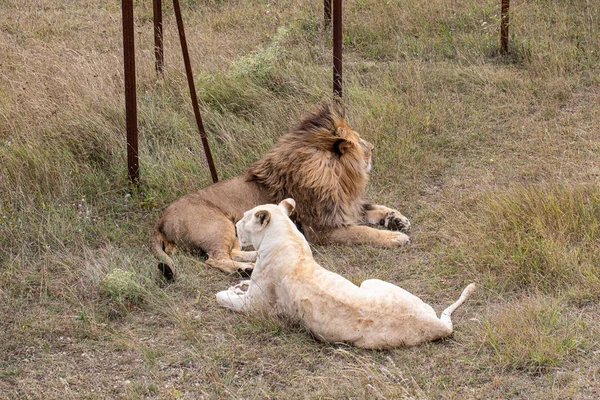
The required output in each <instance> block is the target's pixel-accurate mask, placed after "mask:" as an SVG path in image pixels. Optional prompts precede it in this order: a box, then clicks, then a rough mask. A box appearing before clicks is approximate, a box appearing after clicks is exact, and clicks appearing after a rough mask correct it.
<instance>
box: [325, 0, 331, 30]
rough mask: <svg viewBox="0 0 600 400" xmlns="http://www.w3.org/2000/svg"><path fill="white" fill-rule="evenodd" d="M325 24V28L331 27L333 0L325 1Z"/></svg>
mask: <svg viewBox="0 0 600 400" xmlns="http://www.w3.org/2000/svg"><path fill="white" fill-rule="evenodd" d="M323 14H324V15H323V24H324V26H325V28H327V27H328V26H329V25H331V0H323Z"/></svg>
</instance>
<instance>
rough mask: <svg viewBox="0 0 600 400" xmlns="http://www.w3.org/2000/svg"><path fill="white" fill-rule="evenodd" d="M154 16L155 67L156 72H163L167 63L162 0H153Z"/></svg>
mask: <svg viewBox="0 0 600 400" xmlns="http://www.w3.org/2000/svg"><path fill="white" fill-rule="evenodd" d="M152 16H153V18H154V56H155V61H154V67H155V68H156V72H159V73H162V72H163V69H164V65H165V64H164V58H163V26H162V1H161V0H152Z"/></svg>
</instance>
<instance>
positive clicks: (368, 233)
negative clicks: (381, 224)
mask: <svg viewBox="0 0 600 400" xmlns="http://www.w3.org/2000/svg"><path fill="white" fill-rule="evenodd" d="M305 233H306V237H307V239H308V241H309V242H311V243H315V244H346V245H355V244H368V245H372V246H380V247H400V246H404V245H406V244H409V243H410V239H409V237H408V236H407V235H405V234H404V233H402V232H390V231H384V230H381V229H375V228H371V227H369V226H361V225H353V226H346V227H342V228H337V229H333V230H328V231H326V232H315V231H314V230H312V229H309V230H307V231H306V232H305Z"/></svg>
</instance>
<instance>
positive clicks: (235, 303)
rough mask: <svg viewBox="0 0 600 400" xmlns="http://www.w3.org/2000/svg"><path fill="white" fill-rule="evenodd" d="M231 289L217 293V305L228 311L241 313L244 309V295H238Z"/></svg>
mask: <svg viewBox="0 0 600 400" xmlns="http://www.w3.org/2000/svg"><path fill="white" fill-rule="evenodd" d="M234 288H235V286H234ZM232 289H233V288H232ZM232 289H229V290H223V291H221V292H219V293H217V303H219V304H220V305H221V306H223V307H225V308H229V309H230V310H233V311H237V312H243V311H244V309H245V307H246V301H247V299H246V295H245V294H240V293H238V291H236V290H235V289H234V290H232Z"/></svg>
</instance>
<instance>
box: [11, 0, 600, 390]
mask: <svg viewBox="0 0 600 400" xmlns="http://www.w3.org/2000/svg"><path fill="white" fill-rule="evenodd" d="M182 6H183V17H184V22H185V24H186V35H187V37H188V45H189V48H190V53H191V54H190V55H191V59H192V66H193V69H194V77H195V83H196V87H197V92H198V97H199V99H200V108H201V113H202V117H203V120H204V125H205V127H206V130H207V132H208V135H209V142H210V145H211V149H212V152H213V156H214V158H215V160H216V163H217V170H218V172H219V177H220V178H221V179H225V178H227V177H230V176H234V175H237V174H239V173H241V172H243V171H244V169H245V168H246V167H247V166H248V165H249V164H250V163H251V162H252V161H254V160H256V159H257V158H258V157H260V155H261V154H263V153H264V152H265V151H266V150H267V149H268V148H269V146H270V145H271V144H272V143H274V142H275V141H276V140H277V138H278V137H279V136H280V135H281V134H282V133H284V132H286V131H287V129H288V128H289V127H290V126H291V125H293V124H294V123H295V121H297V119H298V117H299V116H300V115H301V114H302V113H304V112H305V111H307V110H309V109H310V108H311V107H312V106H313V105H315V104H316V103H318V102H319V101H321V100H323V99H327V98H329V97H330V96H331V85H332V82H331V79H332V71H331V60H332V55H331V35H330V31H324V30H323V27H322V15H323V14H322V4H321V3H319V2H314V3H306V2H300V1H295V0H287V1H284V2H265V1H249V2H224V1H186V2H182ZM499 9H500V4H499V1H484V2H478V1H474V0H460V1H453V2H450V1H442V2H422V1H414V0H409V1H405V2H402V3H399V2H397V1H384V0H375V1H362V0H353V1H349V2H344V39H343V40H344V81H345V86H344V94H345V101H346V104H347V106H348V120H349V122H350V124H351V126H352V127H353V128H354V129H356V130H357V131H358V132H360V134H361V135H362V136H363V137H365V138H366V139H367V140H369V141H371V142H373V143H374V144H375V146H376V149H375V152H374V170H373V172H372V174H371V179H370V183H369V186H368V188H367V197H368V198H369V199H370V200H373V201H376V202H379V203H381V204H386V205H388V206H390V207H394V208H397V209H399V210H401V211H402V212H403V213H404V214H406V215H407V216H408V217H409V218H410V219H411V221H412V223H413V227H414V229H413V232H412V234H411V237H412V244H411V246H410V248H407V249H402V250H395V251H390V250H386V249H374V248H370V247H363V246H358V247H344V246H335V247H315V248H314V254H315V257H316V259H317V260H318V261H319V262H320V263H321V264H322V265H323V266H325V267H326V268H329V269H331V270H334V271H336V272H338V273H340V274H342V275H344V276H345V277H347V278H349V279H350V280H352V281H353V282H355V283H360V282H361V281H362V280H364V279H367V278H380V279H385V280H388V281H391V282H393V283H396V284H398V285H400V286H402V287H404V288H405V289H407V290H409V291H411V292H413V293H414V294H416V295H418V296H420V297H422V298H423V299H424V300H425V301H427V302H428V303H430V304H432V306H434V308H435V309H436V310H438V312H439V311H441V310H442V309H443V308H444V307H446V306H447V305H448V304H450V303H451V302H452V301H454V300H455V299H456V297H457V296H458V294H459V293H460V291H461V290H462V289H463V288H464V286H465V285H466V284H467V283H468V282H470V281H476V282H478V283H479V290H478V291H477V292H476V293H475V295H474V296H473V298H472V299H470V300H469V302H468V303H467V304H465V305H464V307H463V308H461V309H460V310H459V311H457V313H456V314H455V318H454V322H455V328H456V331H455V333H454V335H453V337H452V338H450V339H447V340H443V341H439V342H435V343H428V344H425V345H423V346H419V347H415V348H409V349H399V350H394V351H385V352H379V351H364V350H358V349H355V348H351V347H348V346H339V345H338V346H333V345H326V344H323V343H319V342H316V341H315V340H314V339H313V338H311V337H310V336H309V335H308V334H307V333H306V332H305V331H304V330H303V329H302V328H300V327H297V326H280V325H278V324H277V323H276V321H261V320H256V319H246V318H244V317H243V316H241V315H237V314H233V313H230V312H228V311H227V310H225V309H222V308H219V307H218V306H217V304H216V302H215V299H214V293H216V292H217V291H219V290H223V289H224V288H226V287H228V286H229V285H231V284H232V283H234V282H236V281H237V280H238V279H239V277H237V276H227V275H224V274H222V273H220V272H218V271H214V270H211V269H209V268H208V267H207V266H206V265H205V264H204V263H203V261H202V259H201V258H199V257H196V256H194V255H191V254H185V253H178V254H176V255H175V257H174V258H175V262H176V263H177V266H178V271H179V272H180V279H179V280H178V281H177V282H175V283H173V284H168V285H166V284H164V282H162V281H161V280H160V279H157V269H156V260H154V258H153V256H152V255H151V254H150V251H149V249H148V247H147V238H148V233H149V230H150V229H151V227H152V226H153V224H154V223H155V221H156V220H157V218H158V217H159V216H160V214H161V212H162V210H163V209H164V208H165V207H166V206H167V205H168V204H169V203H170V202H171V201H172V200H174V199H175V198H177V197H178V196H180V195H183V194H185V193H188V192H190V191H192V190H195V189H198V188H202V187H205V186H206V185H208V184H210V182H211V179H210V174H209V171H208V167H207V165H206V162H205V159H204V155H203V149H202V145H201V141H200V140H199V139H200V138H199V134H198V131H197V128H196V126H195V121H194V118H193V113H192V110H191V106H190V103H189V97H188V96H189V95H188V87H187V82H186V80H185V74H184V68H183V63H182V58H181V54H180V50H179V42H178V37H177V29H176V26H175V21H174V18H173V10H172V6H171V5H170V4H167V3H165V4H164V24H165V29H164V32H165V38H164V39H165V65H166V70H165V73H164V76H157V75H156V73H155V71H154V60H153V57H154V53H153V37H152V6H151V3H150V2H137V4H135V18H136V49H137V50H136V67H137V97H138V117H139V121H138V124H139V139H140V140H139V145H140V149H139V151H140V157H141V158H140V170H141V182H140V186H139V187H137V188H135V187H131V186H129V183H128V181H127V169H126V168H127V167H126V152H125V117H124V105H123V101H124V93H123V66H122V47H121V46H122V43H121V40H122V39H121V35H122V33H121V29H122V28H121V10H120V5H119V4H118V3H109V2H106V1H104V0H94V1H91V2H70V1H53V2H51V1H48V0H43V1H37V2H29V3H24V2H19V1H14V0H9V1H4V2H3V3H1V4H0V54H2V57H1V58H0V193H1V195H0V304H1V306H0V318H2V320H3V324H2V328H3V329H1V330H0V343H2V344H1V345H0V371H2V372H0V393H2V395H3V396H4V397H8V398H48V399H50V398H56V399H64V398H127V399H137V398H145V397H147V398H159V399H177V398H232V399H233V398H248V399H250V398H278V399H280V398H282V399H283V398H289V399H298V398H366V399H367V398H368V399H370V398H376V399H382V398H389V399H392V398H394V399H396V398H406V399H428V398H443V399H466V398H481V399H489V398H550V399H564V398H580V399H584V398H585V399H587V398H589V399H595V398H597V397H598V390H600V389H599V387H600V386H599V385H598V382H597V379H596V377H597V376H598V373H599V372H600V371H599V370H598V367H597V366H598V365H600V359H599V355H598V352H597V351H595V350H594V349H595V348H597V347H598V345H599V342H598V332H600V325H599V323H598V318H597V315H598V312H599V308H598V299H599V298H598V293H599V289H600V287H599V286H600V272H599V270H598V268H599V265H600V259H599V257H600V256H599V253H598V248H600V243H599V240H600V237H599V235H600V233H599V231H598V229H599V225H598V221H599V220H600V215H599V214H598V213H599V211H598V210H599V207H600V191H599V189H598V176H599V174H600V170H599V168H598V165H600V136H599V134H598V132H599V130H598V127H599V126H600V116H599V115H598V102H599V93H600V90H599V85H600V69H599V67H598V66H599V65H600V43H598V41H597V40H596V38H597V37H599V36H600V4H598V2H593V1H570V2H566V3H564V2H547V1H529V2H523V3H514V4H511V26H510V32H511V37H510V44H509V46H510V53H509V54H508V55H502V54H500V52H499V37H498V36H499V32H498V31H499Z"/></svg>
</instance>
